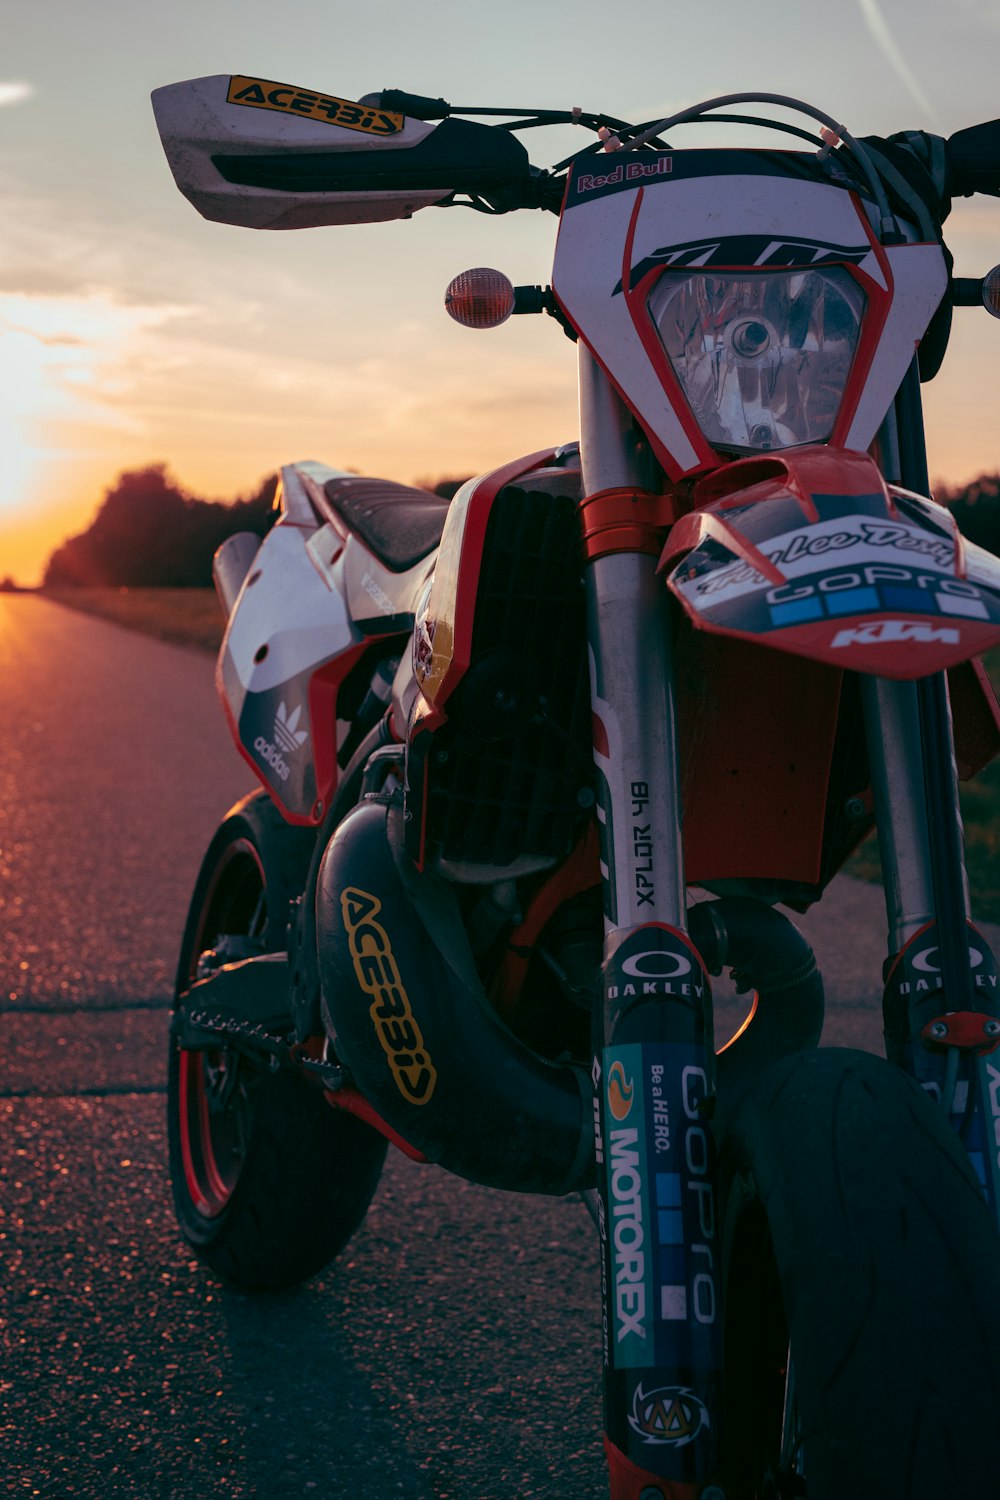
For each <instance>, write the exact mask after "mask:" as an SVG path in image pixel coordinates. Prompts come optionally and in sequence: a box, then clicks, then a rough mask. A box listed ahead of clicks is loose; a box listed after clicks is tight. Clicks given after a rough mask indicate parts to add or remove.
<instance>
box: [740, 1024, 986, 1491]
mask: <svg viewBox="0 0 1000 1500" xmlns="http://www.w3.org/2000/svg"><path fill="white" fill-rule="evenodd" d="M719 1167H720V1203H721V1211H722V1223H723V1287H724V1291H723V1307H724V1317H725V1333H724V1366H725V1434H726V1435H725V1445H726V1453H727V1472H726V1487H725V1493H726V1496H727V1500H778V1497H781V1500H785V1497H791V1496H807V1497H808V1500H843V1497H845V1496H851V1500H886V1497H889V1496H899V1497H900V1500H903V1497H905V1500H943V1497H946V1496H947V1497H951V1496H959V1495H961V1496H963V1497H964V1496H968V1497H969V1500H972V1497H977V1500H979V1497H981V1500H987V1497H988V1496H994V1495H996V1494H998V1493H1000V1462H998V1460H997V1458H996V1444H995V1431H996V1422H997V1416H998V1413H1000V1253H998V1252H1000V1241H998V1236H997V1233H996V1229H995V1227H994V1225H993V1224H992V1222H991V1220H990V1217H989V1215H988V1213H987V1210H986V1205H985V1203H984V1200H983V1198H982V1195H981V1193H980V1190H979V1188H978V1186H977V1184H976V1181H975V1178H974V1177H973V1175H972V1173H971V1171H970V1169H969V1166H968V1162H967V1160H966V1159H965V1157H964V1154H963V1152H962V1149H961V1146H960V1143H959V1141H958V1139H957V1137H956V1136H955V1135H954V1133H953V1132H952V1130H951V1129H950V1127H949V1126H948V1124H947V1123H946V1122H945V1120H944V1119H943V1117H941V1116H940V1115H939V1113H938V1112H937V1111H936V1110H935V1109H934V1107H933V1105H932V1104H931V1102H930V1100H929V1099H928V1098H927V1096H926V1095H925V1094H924V1093H923V1092H922V1091H921V1090H920V1089H919V1088H918V1087H917V1086H916V1085H915V1084H914V1083H913V1082H912V1081H911V1080H910V1079H909V1078H907V1077H905V1076H904V1075H903V1074H902V1073H901V1072H900V1071H899V1070H898V1069H896V1068H893V1067H891V1066H890V1065H889V1064H888V1063H886V1062H883V1061H882V1060H881V1059H879V1058H876V1057H872V1056H869V1055H868V1054H866V1053H857V1052H844V1051H839V1050H835V1049H823V1050H821V1051H819V1052H815V1053H808V1054H800V1055H798V1056H796V1057H793V1058H790V1059H786V1060H785V1061H783V1062H781V1063H779V1064H777V1065H776V1066H775V1067H773V1068H771V1069H769V1070H768V1072H767V1073H766V1074H765V1075H764V1076H763V1077H762V1079H761V1081H760V1083H759V1084H758V1085H756V1086H755V1087H754V1089H753V1090H752V1091H751V1093H750V1094H749V1095H748V1096H747V1097H746V1098H745V1099H744V1100H743V1102H742V1103H741V1104H740V1106H739V1107H738V1109H737V1110H736V1112H735V1114H734V1116H733V1118H732V1120H731V1122H730V1124H729V1126H728V1127H727V1130H726V1134H725V1136H724V1138H723V1141H722V1143H721V1150H720V1159H719Z"/></svg>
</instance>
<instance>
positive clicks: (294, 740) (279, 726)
mask: <svg viewBox="0 0 1000 1500" xmlns="http://www.w3.org/2000/svg"><path fill="white" fill-rule="evenodd" d="M301 714H302V709H301V706H300V707H298V708H293V709H292V712H291V714H289V712H288V709H287V708H286V707H285V704H284V700H282V702H281V703H279V704H278V712H277V713H276V714H275V716H274V738H275V739H276V740H277V742H278V744H279V745H280V746H281V748H282V750H284V752H285V754H286V755H292V754H294V752H295V751H296V750H298V749H299V748H300V746H302V745H304V744H305V742H306V740H307V739H308V738H309V733H308V731H307V730H305V729H300V728H299V718H300V717H301Z"/></svg>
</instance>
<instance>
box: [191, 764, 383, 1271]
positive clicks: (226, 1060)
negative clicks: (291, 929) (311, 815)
mask: <svg viewBox="0 0 1000 1500" xmlns="http://www.w3.org/2000/svg"><path fill="white" fill-rule="evenodd" d="M313 841H314V836H313V835H312V834H311V833H310V832H307V831H304V830H301V829H296V828H291V827H290V826H289V825H288V824H287V823H285V822H284V820H283V819H282V818H281V817H280V815H279V814H278V812H277V810H276V808H275V807H274V806H273V804H272V803H271V802H270V800H269V799H268V798H267V796H266V795H265V794H264V793H263V792H255V793H253V794H252V795H251V796H249V797H247V798H245V799H244V800H243V801H242V802H240V803H238V804H237V806H236V807H235V808H234V809H233V811H232V812H231V813H230V814H229V816H228V817H227V818H226V820H225V822H224V823H223V824H222V826H221V827H220V828H219V830H218V832H217V833H216V835H215V837H214V838H213V840H212V842H211V844H210V846H209V849H208V852H207V854H206V855H205V859H204V861H203V863H202V867H201V872H200V874H199V876H198V880H197V882H196V885H195V890H194V895H193V897H192V900H191V908H190V912H189V915H188V920H187V925H186V928H185V932H184V938H183V942H182V944H181V954H180V962H179V964H178V971H177V985H176V991H175V994H177V995H179V994H180V993H181V992H182V991H184V990H186V989H187V988H188V986H189V985H190V983H191V981H192V979H193V978H194V977H195V975H196V973H197V972H198V967H199V960H201V962H202V967H203V969H204V968H206V966H207V969H208V971H210V969H211V967H212V965H213V964H214V963H216V962H217V961H218V960H222V961H229V962H232V961H234V960H236V959H238V958H240V957H247V956H250V955H251V954H253V953H273V952H278V951H282V950H283V949H284V948H285V945H286V922H287V918H288V905H289V902H290V901H291V900H293V899H294V898H295V897H296V896H298V895H299V894H300V893H301V891H302V889H303V887H304V885H305V880H306V872H307V870H308V866H309V860H310V857H311V854H312V847H313ZM210 952H211V953H217V958H214V957H213V958H209V957H208V954H209V953H210ZM167 1112H168V1113H167V1126H168V1139H169V1147H170V1180H171V1186H172V1188H173V1195H174V1206H175V1209H176V1213H177V1219H178V1223H179V1224H180V1228H181V1232H182V1234H183V1235H184V1238H185V1239H186V1240H187V1242H188V1244H189V1245H190V1246H191V1248H192V1249H193V1250H194V1252H195V1254H196V1255H197V1256H198V1257H199V1258H200V1259H201V1260H202V1261H204V1262H205V1264H206V1265H208V1266H210V1267H211V1269H212V1270H213V1271H215V1272H216V1273H217V1274H218V1275H220V1276H222V1277H223V1278H224V1279H225V1280H227V1281H231V1282H234V1283H235V1284H237V1285H239V1286H242V1287H246V1288H249V1289H261V1290H264V1289H267V1290H275V1289H277V1288H280V1287H285V1286H290V1285H292V1284H294V1283H295V1282H298V1281H302V1280H304V1279H305V1278H306V1277H308V1276H312V1275H315V1273H316V1272H317V1271H319V1270H321V1269H322V1267H323V1266H324V1265H326V1264H327V1262H328V1261H329V1260H331V1259H332V1258H333V1256H335V1255H336V1254H338V1252H339V1251H340V1250H342V1249H343V1247H344V1245H346V1243H347V1241H348V1240H349V1239H350V1238H351V1236H352V1235H353V1233H354V1232H355V1230H356V1229H357V1227H358V1225H359V1224H360V1223H361V1221H362V1219H363V1218H364V1216H365V1213H366V1211H367V1208H368V1205H369V1203H370V1201H371V1198H372V1195H373V1194H374V1192H375V1188H376V1186H377V1184H378V1179H379V1175H380V1173H381V1170H382V1163H383V1161H384V1158H385V1152H386V1143H385V1141H384V1139H383V1138H382V1137H381V1136H380V1135H378V1133H377V1132H375V1131H374V1130H372V1129H371V1128H370V1127H369V1126H368V1125H365V1124H363V1123H362V1122H361V1121H360V1120H357V1119H355V1118H354V1117H352V1116H351V1115H347V1114H344V1113H342V1112H340V1111H337V1110H334V1109H331V1107H330V1106H329V1105H328V1104H327V1103H326V1101H325V1100H324V1098H323V1096H322V1093H321V1092H320V1091H319V1090H318V1089H314V1088H312V1087H311V1086H310V1085H309V1084H308V1083H306V1082H305V1081H304V1080H303V1079H301V1078H297V1077H295V1076H293V1075H292V1074H289V1073H277V1074H275V1073H272V1072H271V1071H270V1070H269V1068H268V1067H267V1066H266V1061H265V1062H262V1063H258V1062H257V1061H256V1060H251V1059H249V1058H248V1057H246V1056H245V1055H244V1054H241V1053H239V1052H236V1051H235V1050H234V1049H232V1048H226V1047H222V1048H219V1049H217V1050H211V1051H206V1052H202V1051H198V1052H193V1051H186V1050H184V1049H182V1048H180V1047H178V1046H177V1045H176V1044H175V1043H174V1042H173V1041H172V1042H171V1046H170V1057H169V1066H168V1077H167Z"/></svg>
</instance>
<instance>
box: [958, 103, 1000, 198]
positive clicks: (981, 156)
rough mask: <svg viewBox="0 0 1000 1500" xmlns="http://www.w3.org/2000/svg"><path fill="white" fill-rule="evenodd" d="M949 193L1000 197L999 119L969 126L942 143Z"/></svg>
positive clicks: (962, 195) (966, 196) (968, 196)
mask: <svg viewBox="0 0 1000 1500" xmlns="http://www.w3.org/2000/svg"><path fill="white" fill-rule="evenodd" d="M945 149H946V153H947V158H948V170H949V175H950V190H951V192H952V194H954V195H955V196H956V197H961V198H970V197H971V196H972V194H973V193H988V194H989V195H990V196H991V197H993V198H1000V120H988V121H987V122H986V123H985V124H984V125H970V126H969V127H968V129H966V130H958V131H956V132H955V134H954V135H951V136H949V137H948V140H947V142H946V146H945Z"/></svg>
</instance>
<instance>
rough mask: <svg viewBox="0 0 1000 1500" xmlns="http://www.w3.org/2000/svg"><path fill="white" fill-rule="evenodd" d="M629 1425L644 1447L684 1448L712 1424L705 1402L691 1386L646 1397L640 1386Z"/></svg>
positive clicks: (664, 1389) (660, 1389)
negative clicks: (652, 1445) (657, 1445)
mask: <svg viewBox="0 0 1000 1500" xmlns="http://www.w3.org/2000/svg"><path fill="white" fill-rule="evenodd" d="M628 1425H629V1426H630V1427H631V1428H632V1430H633V1432H637V1433H638V1434H639V1436H640V1437H641V1438H642V1441H643V1442H644V1443H657V1444H660V1445H662V1446H663V1447H670V1448H684V1447H686V1446H687V1444H688V1443H693V1442H694V1440H695V1438H696V1437H697V1436H698V1435H699V1433H701V1432H704V1431H706V1430H707V1429H708V1427H709V1425H710V1424H709V1420H708V1412H707V1410H706V1409H705V1404H704V1402H703V1401H701V1400H700V1398H699V1397H698V1396H696V1395H695V1393H694V1391H692V1390H691V1389H690V1388H689V1387H688V1386H680V1385H671V1386H660V1387H658V1388H657V1389H656V1390H653V1391H650V1392H649V1393H648V1395H647V1393H646V1392H645V1391H644V1390H643V1388H642V1383H641V1382H640V1383H639V1384H638V1385H637V1386H636V1388H635V1395H634V1396H633V1397H632V1410H631V1411H630V1412H629V1418H628Z"/></svg>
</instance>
